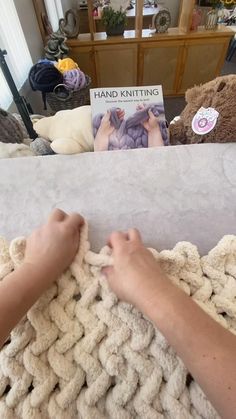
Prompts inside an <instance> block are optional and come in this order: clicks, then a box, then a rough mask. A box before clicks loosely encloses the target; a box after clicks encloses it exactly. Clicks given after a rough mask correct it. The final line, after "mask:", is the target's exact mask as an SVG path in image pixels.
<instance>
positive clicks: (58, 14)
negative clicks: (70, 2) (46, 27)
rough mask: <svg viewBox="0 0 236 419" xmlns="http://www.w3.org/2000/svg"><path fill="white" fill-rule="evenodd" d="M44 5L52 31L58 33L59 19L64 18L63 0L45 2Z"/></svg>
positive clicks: (46, 0)
mask: <svg viewBox="0 0 236 419" xmlns="http://www.w3.org/2000/svg"><path fill="white" fill-rule="evenodd" d="M44 3H45V7H46V10H47V15H48V19H49V21H50V23H51V26H52V30H53V32H56V31H57V30H58V29H59V19H61V18H63V17H64V14H63V10H62V5H61V0H44Z"/></svg>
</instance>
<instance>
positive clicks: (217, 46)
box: [177, 38, 229, 94]
mask: <svg viewBox="0 0 236 419" xmlns="http://www.w3.org/2000/svg"><path fill="white" fill-rule="evenodd" d="M228 44H229V40H228V39H227V38H219V39H211V38H210V39H206V38H205V39H201V40H188V41H186V43H185V54H184V61H183V63H182V68H181V70H180V75H179V78H178V86H177V92H178V93H180V94H181V93H182V94H183V93H185V91H186V90H187V89H189V88H190V87H192V86H193V83H194V84H201V83H205V82H208V81H210V80H212V79H214V78H215V77H217V76H218V75H219V73H220V70H221V67H222V65H223V63H224V60H225V56H226V52H227V48H228Z"/></svg>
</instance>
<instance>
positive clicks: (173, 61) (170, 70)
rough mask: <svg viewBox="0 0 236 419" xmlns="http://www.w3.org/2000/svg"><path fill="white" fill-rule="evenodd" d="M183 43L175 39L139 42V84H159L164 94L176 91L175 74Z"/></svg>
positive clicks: (177, 69)
mask: <svg viewBox="0 0 236 419" xmlns="http://www.w3.org/2000/svg"><path fill="white" fill-rule="evenodd" d="M183 45H184V44H183V43H182V44H181V43H180V42H177V41H172V42H156V43H155V42H149V43H145V44H141V45H140V54H139V68H140V71H139V84H141V85H144V86H145V85H155V84H161V85H162V86H163V91H164V92H165V95H172V94H174V93H176V92H177V87H176V74H177V73H178V72H179V66H180V61H181V56H182V51H183V48H184V47H183Z"/></svg>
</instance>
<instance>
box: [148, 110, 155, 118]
mask: <svg viewBox="0 0 236 419" xmlns="http://www.w3.org/2000/svg"><path fill="white" fill-rule="evenodd" d="M148 115H149V117H150V118H153V117H154V118H155V116H154V113H153V112H152V111H151V109H149V111H148Z"/></svg>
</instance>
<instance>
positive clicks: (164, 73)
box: [34, 0, 234, 96]
mask: <svg viewBox="0 0 236 419" xmlns="http://www.w3.org/2000/svg"><path fill="white" fill-rule="evenodd" d="M41 1H43V0H34V2H35V3H37V4H38V3H40V2H41ZM194 5H195V0H182V3H181V8H180V19H179V26H178V27H176V28H169V30H168V32H166V33H162V34H160V33H153V32H150V29H146V28H145V25H143V20H144V19H145V17H146V18H149V19H151V15H152V13H155V12H156V10H155V9H152V8H150V9H149V10H148V9H147V11H146V13H147V16H143V10H144V9H143V0H136V7H135V9H133V10H131V11H129V14H130V19H131V20H132V21H135V25H133V28H134V29H133V28H132V30H126V31H125V32H124V36H113V37H107V35H106V33H105V32H103V31H101V32H98V31H96V27H95V23H96V22H99V19H96V20H94V17H93V15H92V0H88V11H85V10H83V18H84V19H85V23H86V25H87V28H88V27H89V29H86V31H88V32H89V33H82V34H80V35H79V36H78V37H77V38H76V39H68V40H67V44H68V47H69V48H70V52H69V55H70V57H71V58H73V59H74V60H75V61H76V62H78V64H79V67H80V68H81V69H82V71H84V72H85V73H86V74H88V75H89V76H90V77H91V80H92V85H91V87H114V86H117V87H119V86H137V85H138V86H143V85H156V84H161V85H162V86H163V92H164V95H165V96H179V95H181V94H184V93H185V91H186V90H187V89H188V88H190V87H192V86H194V85H196V84H201V83H205V82H207V81H210V80H211V79H213V78H214V77H217V76H218V75H219V74H220V72H221V68H222V66H223V63H224V60H225V57H226V53H227V49H228V45H229V42H230V39H231V38H232V37H233V36H234V32H233V31H232V30H231V29H230V28H229V27H226V26H224V25H219V27H218V28H217V29H216V30H214V31H207V30H206V29H205V28H204V27H199V28H198V30H196V31H190V26H191V20H192V13H193V8H194ZM37 10H39V8H38V9H37ZM88 23H89V25H88ZM133 23H134V22H133ZM86 25H84V27H86ZM146 27H147V26H146ZM42 35H43V34H42Z"/></svg>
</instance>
